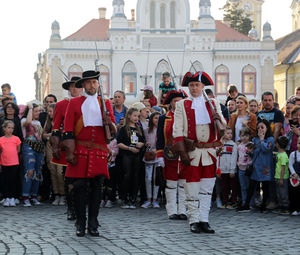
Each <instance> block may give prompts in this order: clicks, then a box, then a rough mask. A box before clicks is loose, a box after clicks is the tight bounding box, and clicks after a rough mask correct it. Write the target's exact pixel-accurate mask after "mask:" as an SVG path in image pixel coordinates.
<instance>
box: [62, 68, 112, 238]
mask: <svg viewBox="0 0 300 255" xmlns="http://www.w3.org/2000/svg"><path fill="white" fill-rule="evenodd" d="M99 76H100V72H95V71H86V72H83V74H82V79H80V80H79V81H77V82H76V83H75V86H77V87H80V86H82V87H83V88H84V96H81V97H77V98H73V99H71V100H70V103H69V105H68V108H67V113H66V116H65V121H64V134H63V139H64V142H63V143H64V146H65V147H66V159H67V162H68V167H67V171H66V177H68V178H72V179H73V184H72V185H73V192H74V206H75V213H76V235H77V236H81V237H82V236H84V235H85V229H86V198H87V199H88V201H87V202H88V226H87V228H88V232H89V234H90V235H92V236H99V232H98V230H97V229H98V226H99V223H98V220H97V217H98V213H99V205H100V200H101V198H100V195H101V191H100V189H101V183H102V181H103V179H104V177H106V178H109V174H108V167H107V159H108V155H109V150H108V148H107V145H106V141H107V139H106V134H105V127H108V128H109V131H110V132H111V133H113V134H114V133H115V132H116V128H115V125H114V122H115V120H114V115H113V110H112V106H111V104H110V101H109V100H103V99H101V98H100V97H99V96H97V89H98V87H99V83H98V78H99ZM102 102H105V106H106V109H107V112H104V111H103V103H102Z"/></svg>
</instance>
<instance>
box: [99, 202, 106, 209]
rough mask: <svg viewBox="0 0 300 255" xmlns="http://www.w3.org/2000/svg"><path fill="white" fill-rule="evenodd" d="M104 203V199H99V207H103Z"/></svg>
mask: <svg viewBox="0 0 300 255" xmlns="http://www.w3.org/2000/svg"><path fill="white" fill-rule="evenodd" d="M104 205H105V201H104V200H101V202H100V208H103V207H104Z"/></svg>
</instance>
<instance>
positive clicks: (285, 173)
mask: <svg viewBox="0 0 300 255" xmlns="http://www.w3.org/2000/svg"><path fill="white" fill-rule="evenodd" d="M288 142H289V141H288V139H287V138H286V137H285V136H280V137H278V139H277V141H276V147H277V149H278V153H277V155H276V159H277V160H276V168H275V183H276V195H277V200H278V204H279V211H278V213H280V214H286V215H287V214H289V176H290V175H289V157H288V155H287V154H286V151H285V148H286V146H287V145H288Z"/></svg>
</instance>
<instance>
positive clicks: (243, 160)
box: [237, 143, 252, 170]
mask: <svg viewBox="0 0 300 255" xmlns="http://www.w3.org/2000/svg"><path fill="white" fill-rule="evenodd" d="M246 145H247V143H240V144H239V145H238V147H237V151H238V161H237V165H238V167H239V169H240V170H246V168H247V165H248V164H249V165H250V164H251V163H252V159H251V157H249V156H248V154H247V151H248V149H247V147H246Z"/></svg>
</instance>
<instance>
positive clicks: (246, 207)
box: [236, 205, 250, 212]
mask: <svg viewBox="0 0 300 255" xmlns="http://www.w3.org/2000/svg"><path fill="white" fill-rule="evenodd" d="M236 211H237V212H250V208H249V206H246V205H242V206H241V207H239V208H237V209H236Z"/></svg>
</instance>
